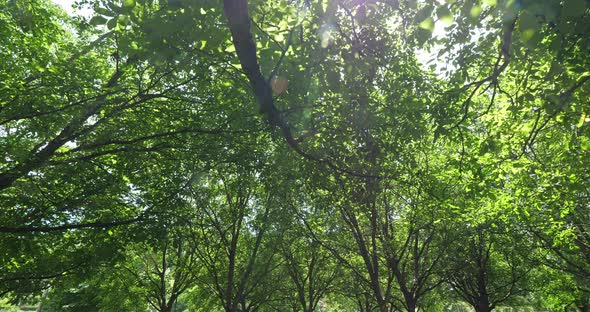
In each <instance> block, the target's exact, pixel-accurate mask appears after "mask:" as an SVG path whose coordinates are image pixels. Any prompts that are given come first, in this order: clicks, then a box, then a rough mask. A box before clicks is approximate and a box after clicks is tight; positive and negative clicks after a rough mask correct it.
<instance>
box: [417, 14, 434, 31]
mask: <svg viewBox="0 0 590 312" xmlns="http://www.w3.org/2000/svg"><path fill="white" fill-rule="evenodd" d="M418 26H419V27H420V28H422V29H426V30H428V31H430V32H432V31H433V30H434V19H433V18H432V17H429V18H427V19H425V20H423V21H422V22H421V23H420V24H419V25H418Z"/></svg>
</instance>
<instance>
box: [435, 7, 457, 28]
mask: <svg viewBox="0 0 590 312" xmlns="http://www.w3.org/2000/svg"><path fill="white" fill-rule="evenodd" d="M436 15H437V16H438V19H439V20H440V21H441V22H442V23H443V24H444V25H445V26H449V25H451V24H452V23H453V20H454V18H453V14H451V11H450V10H449V8H448V7H447V6H444V5H443V6H440V7H439V8H438V9H437V10H436Z"/></svg>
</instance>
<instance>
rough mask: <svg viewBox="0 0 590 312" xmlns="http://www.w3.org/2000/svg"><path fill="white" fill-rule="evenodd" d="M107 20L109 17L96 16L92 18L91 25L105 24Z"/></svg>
mask: <svg viewBox="0 0 590 312" xmlns="http://www.w3.org/2000/svg"><path fill="white" fill-rule="evenodd" d="M106 22H107V19H106V18H104V17H102V16H99V15H97V16H94V17H92V18H91V19H90V25H92V26H98V25H104V24H105V23H106Z"/></svg>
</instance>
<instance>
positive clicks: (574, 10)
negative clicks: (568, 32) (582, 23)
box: [561, 0, 586, 17]
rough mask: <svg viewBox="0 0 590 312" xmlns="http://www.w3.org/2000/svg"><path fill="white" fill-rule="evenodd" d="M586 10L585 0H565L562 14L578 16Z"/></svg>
mask: <svg viewBox="0 0 590 312" xmlns="http://www.w3.org/2000/svg"><path fill="white" fill-rule="evenodd" d="M585 11H586V1H585V0H565V1H564V2H563V8H562V9H561V15H562V16H564V17H576V16H582V15H584V13H585Z"/></svg>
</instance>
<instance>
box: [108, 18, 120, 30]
mask: <svg viewBox="0 0 590 312" xmlns="http://www.w3.org/2000/svg"><path fill="white" fill-rule="evenodd" d="M117 19H118V17H113V18H111V19H110V20H109V21H108V22H107V28H108V29H113V28H115V27H116V26H117Z"/></svg>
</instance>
